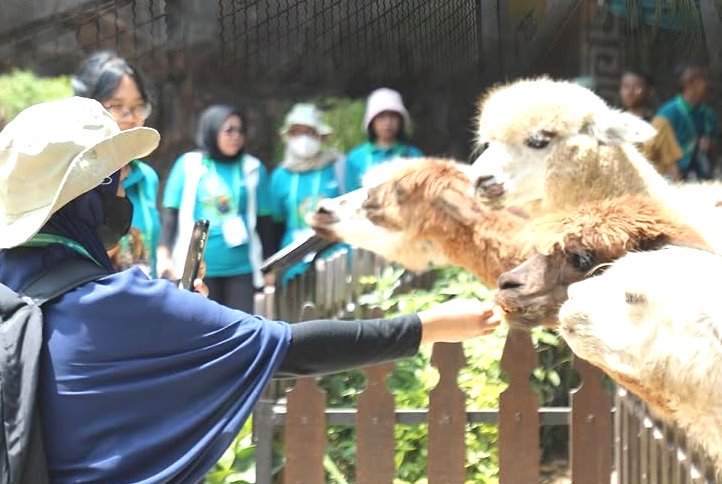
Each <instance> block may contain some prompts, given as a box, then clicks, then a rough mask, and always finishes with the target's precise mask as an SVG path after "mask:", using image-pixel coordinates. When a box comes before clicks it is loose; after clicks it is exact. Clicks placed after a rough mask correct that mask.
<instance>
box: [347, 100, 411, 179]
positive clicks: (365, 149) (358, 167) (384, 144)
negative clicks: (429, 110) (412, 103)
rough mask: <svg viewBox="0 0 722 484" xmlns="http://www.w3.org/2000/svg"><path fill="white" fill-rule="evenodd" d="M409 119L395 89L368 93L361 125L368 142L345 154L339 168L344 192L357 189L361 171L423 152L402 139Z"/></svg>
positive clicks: (404, 136) (361, 174)
mask: <svg viewBox="0 0 722 484" xmlns="http://www.w3.org/2000/svg"><path fill="white" fill-rule="evenodd" d="M410 122H411V120H410V116H409V112H408V111H407V110H406V107H405V106H404V103H403V100H402V99H401V94H399V93H398V92H397V91H394V90H393V89H389V88H385V87H382V88H379V89H376V90H375V91H373V92H372V93H371V94H370V95H369V97H368V100H367V101H366V112H365V113H364V119H363V126H362V128H363V129H364V131H366V133H367V134H368V141H366V142H364V143H362V144H360V145H359V146H356V147H355V148H353V149H352V150H351V151H350V152H349V153H348V156H347V157H346V163H345V167H344V170H343V171H344V178H345V182H344V189H345V191H346V192H350V191H352V190H356V189H357V188H360V187H361V183H362V179H363V176H364V174H365V173H366V172H367V171H368V169H369V168H371V167H372V166H374V165H378V164H380V163H384V162H387V161H391V160H393V159H395V158H414V157H418V156H422V155H423V154H422V153H421V150H419V149H418V148H416V147H415V146H413V145H411V144H409V143H407V142H405V139H406V127H407V126H409V125H410Z"/></svg>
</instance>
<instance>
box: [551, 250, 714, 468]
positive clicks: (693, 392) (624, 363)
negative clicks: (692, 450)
mask: <svg viewBox="0 0 722 484" xmlns="http://www.w3.org/2000/svg"><path fill="white" fill-rule="evenodd" d="M720 274H722V256H719V255H715V254H712V253H709V252H704V251H701V250H697V249H690V248H681V247H669V248H666V249H662V250H659V251H653V252H639V253H630V254H628V255H626V256H624V257H622V258H621V259H619V260H618V261H617V262H615V263H613V264H612V265H611V267H610V268H609V269H608V270H607V271H606V272H605V273H604V274H602V275H600V276H596V277H592V278H590V279H587V280H585V281H582V282H578V283H576V284H573V285H571V286H570V287H569V291H568V295H569V299H568V300H567V302H565V303H564V305H563V306H562V308H561V310H560V314H559V316H560V332H561V335H562V336H563V337H564V339H565V340H566V341H567V343H568V344H569V346H570V347H571V349H572V350H573V351H574V353H575V354H577V355H578V356H579V357H581V358H583V359H585V360H588V361H589V362H590V363H592V364H594V365H596V366H598V367H600V368H601V369H603V370H604V371H605V372H606V373H608V374H609V375H610V376H611V377H612V378H614V379H615V380H616V381H617V382H619V383H621V384H622V385H624V386H625V387H627V388H628V389H629V390H631V391H632V392H634V393H636V394H637V395H639V397H640V398H642V399H643V400H644V401H645V402H646V403H647V404H648V405H649V407H650V409H651V410H652V411H653V413H655V414H657V415H658V416H659V417H661V418H663V419H666V420H668V421H672V422H674V423H675V424H676V425H677V426H679V427H680V428H681V429H683V430H684V431H685V433H686V434H687V436H688V438H689V441H690V442H692V443H693V444H695V445H697V446H699V447H701V448H702V449H703V450H704V451H705V452H706V453H707V454H708V455H709V456H710V457H711V458H712V459H713V461H714V462H715V463H716V468H717V471H718V473H720V471H722V366H721V365H720V363H721V362H722V298H720Z"/></svg>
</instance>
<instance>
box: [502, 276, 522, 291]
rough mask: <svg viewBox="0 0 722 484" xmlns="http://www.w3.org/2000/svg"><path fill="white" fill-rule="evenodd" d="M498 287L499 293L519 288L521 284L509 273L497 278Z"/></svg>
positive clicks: (517, 278) (517, 277)
mask: <svg viewBox="0 0 722 484" xmlns="http://www.w3.org/2000/svg"><path fill="white" fill-rule="evenodd" d="M498 285H499V290H500V291H505V290H512V289H518V288H520V287H521V286H522V282H521V280H520V278H519V276H518V275H517V274H515V273H514V272H513V271H509V272H505V273H503V274H502V275H500V276H499V280H498Z"/></svg>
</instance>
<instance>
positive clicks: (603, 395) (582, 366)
mask: <svg viewBox="0 0 722 484" xmlns="http://www.w3.org/2000/svg"><path fill="white" fill-rule="evenodd" d="M572 366H573V368H574V369H575V370H576V371H577V373H578V374H579V377H580V378H581V385H580V386H579V387H578V388H576V389H574V390H572V392H571V404H572V405H571V406H572V416H571V438H570V440H569V447H570V451H569V453H570V454H571V463H572V482H574V484H598V483H600V482H609V478H610V476H611V453H612V433H611V432H610V428H611V422H612V398H611V396H610V395H609V393H608V392H607V391H606V390H605V389H604V386H603V385H602V380H603V378H604V373H602V371H601V370H599V369H598V368H596V367H594V366H592V365H590V364H589V363H587V362H586V361H584V360H582V359H580V358H574V361H573V363H572Z"/></svg>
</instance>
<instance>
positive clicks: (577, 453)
mask: <svg viewBox="0 0 722 484" xmlns="http://www.w3.org/2000/svg"><path fill="white" fill-rule="evenodd" d="M387 266H388V264H387V263H385V262H383V261H382V260H379V259H378V258H376V257H375V256H374V255H373V254H370V253H367V252H363V251H351V252H350V253H339V254H336V255H334V256H332V257H330V258H328V259H325V260H319V261H316V262H315V268H314V269H313V270H309V271H307V272H306V273H305V274H303V275H302V276H300V277H296V278H294V279H293V280H291V281H290V282H288V284H286V285H277V287H276V289H275V290H270V291H267V292H266V293H265V294H263V295H259V297H257V299H256V312H257V313H259V314H264V315H266V316H268V317H271V318H277V319H283V320H286V321H291V322H294V321H302V320H308V319H316V318H328V317H333V318H336V317H340V318H344V317H377V316H379V312H378V310H374V309H370V308H364V307H361V306H360V305H359V304H358V296H359V289H358V288H359V287H360V284H359V282H360V279H361V278H362V277H363V276H367V275H376V276H380V275H381V273H382V271H383V269H384V268H385V267H387ZM404 284H406V285H407V286H409V287H411V288H413V287H425V286H428V284H429V280H428V277H425V276H421V277H411V278H409V279H408V280H406V281H405V282H404ZM431 364H432V365H433V366H434V367H435V368H436V369H437V370H438V372H439V382H438V384H437V386H436V388H434V389H433V390H432V391H431V392H430V396H429V407H428V408H424V409H412V410H400V409H396V408H395V407H394V399H393V396H392V395H391V394H390V392H389V390H388V388H387V385H386V378H387V376H388V375H389V374H390V373H391V372H392V371H393V369H394V364H392V363H391V364H383V365H378V366H375V367H370V368H366V369H364V370H363V372H364V374H365V376H366V378H367V385H366V388H365V390H364V391H363V392H362V393H361V394H360V395H359V398H358V400H357V406H356V408H352V409H331V408H326V399H325V394H324V392H323V391H321V390H320V389H319V387H318V386H317V385H316V379H315V378H301V379H297V380H296V381H295V385H294V386H293V388H292V389H291V390H288V391H286V390H285V387H281V386H279V383H272V384H271V386H270V387H269V389H268V390H267V391H266V394H265V396H264V398H263V399H262V400H261V401H260V402H259V403H258V405H257V407H256V411H255V413H254V433H255V437H256V444H257V449H256V452H257V462H256V469H257V470H256V472H257V480H256V482H257V483H263V484H265V483H271V482H273V479H272V475H271V460H272V444H273V438H274V435H275V434H274V429H275V428H277V427H283V429H284V431H283V445H284V455H285V459H286V462H285V466H284V471H283V482H284V483H287V484H291V483H298V484H316V483H319V484H320V483H323V482H325V476H324V465H323V457H324V453H325V444H326V429H327V427H329V426H334V425H355V426H356V429H357V437H356V439H357V441H356V447H357V460H356V464H357V465H356V469H357V475H356V476H355V478H354V479H353V480H354V482H356V483H358V484H380V483H392V482H393V479H394V475H395V474H394V446H395V441H394V426H395V425H421V424H425V425H428V469H427V471H428V474H427V475H428V482H429V484H437V483H438V484H442V483H443V484H456V483H464V482H466V475H465V462H466V455H465V440H464V439H465V428H466V425H467V423H495V424H498V426H499V444H498V445H499V449H498V450H499V480H500V482H501V483H502V484H526V483H537V482H539V479H540V466H539V460H540V455H541V449H540V442H539V429H540V425H568V428H569V459H570V465H571V478H572V482H573V483H574V484H607V483H610V482H611V483H616V482H619V484H633V483H634V484H636V483H649V484H656V483H663V484H666V483H670V484H677V483H679V484H687V483H690V484H691V483H695V484H696V483H713V482H714V481H713V480H712V478H711V477H709V476H710V475H711V474H710V471H709V467H705V465H704V464H700V462H702V461H701V460H700V459H699V458H697V457H693V456H692V454H690V453H688V452H687V451H686V449H685V447H684V442H683V440H682V439H680V438H679V437H677V434H676V433H675V432H674V431H673V430H672V429H669V428H667V427H662V426H661V424H659V423H657V422H655V421H654V420H653V419H652V418H651V417H650V416H649V415H648V413H647V412H646V409H645V408H644V406H643V405H642V404H641V403H640V402H639V401H638V400H637V399H636V398H634V397H632V396H631V395H628V394H627V393H626V392H625V391H624V390H622V389H619V390H618V391H617V392H616V395H615V397H614V402H613V397H612V395H610V393H609V391H608V390H607V389H606V388H605V387H604V385H603V377H604V376H603V373H602V372H601V371H599V370H598V369H597V368H595V367H593V366H591V365H589V364H588V363H586V362H585V361H583V360H580V359H576V360H575V361H574V362H573V368H574V369H575V370H576V371H577V373H578V375H579V377H580V381H581V384H580V386H579V387H578V388H577V389H574V390H572V392H571V395H570V407H547V408H545V407H542V408H540V407H539V404H538V400H539V398H538V395H537V394H536V393H535V392H534V391H532V389H531V388H530V385H529V378H530V375H531V373H532V371H533V370H534V368H535V367H536V366H537V365H538V359H537V355H536V352H535V349H534V346H533V344H532V341H531V337H530V334H529V333H528V332H524V331H518V330H510V331H509V333H508V336H507V340H506V344H505V346H504V352H503V356H502V359H501V367H502V369H503V371H505V373H506V375H507V381H508V386H507V388H506V389H505V390H504V391H503V392H502V393H501V395H500V398H499V408H498V409H468V408H466V402H465V395H464V393H463V392H462V391H461V390H460V388H459V386H458V385H457V375H458V373H459V371H460V370H461V369H462V368H463V366H464V364H465V359H464V354H463V348H462V345H460V344H448V343H446V344H442V343H437V344H436V345H435V346H434V348H433V351H432V358H431ZM279 397H281V399H280V400H279ZM613 461H614V464H613ZM613 468H614V469H616V470H617V472H613ZM699 469H702V471H700V470H699ZM705 476H706V477H705Z"/></svg>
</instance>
